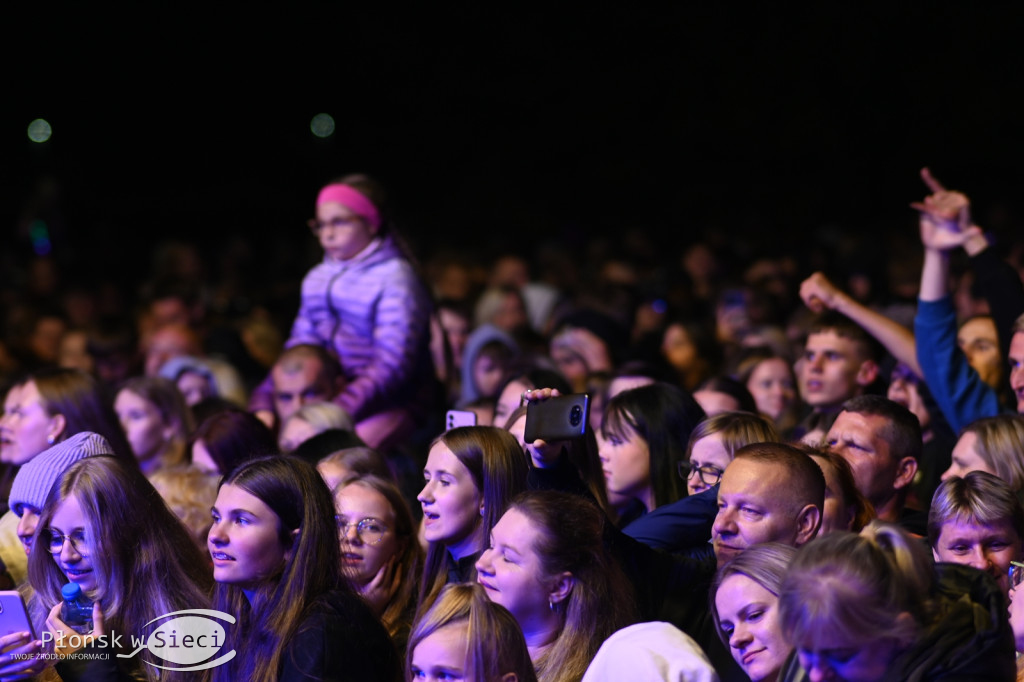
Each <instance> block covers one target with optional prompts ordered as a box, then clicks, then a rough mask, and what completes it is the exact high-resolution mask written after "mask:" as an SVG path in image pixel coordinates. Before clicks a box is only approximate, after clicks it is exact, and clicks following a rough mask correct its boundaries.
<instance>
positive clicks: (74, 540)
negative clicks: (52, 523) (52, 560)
mask: <svg viewBox="0 0 1024 682" xmlns="http://www.w3.org/2000/svg"><path fill="white" fill-rule="evenodd" d="M48 532H49V534H50V537H49V539H48V540H47V543H48V544H47V549H49V550H50V554H53V555H55V556H59V555H60V553H61V552H63V551H64V541H65V540H66V541H68V542H70V543H71V549H73V550H75V551H76V552H78V554H79V555H80V556H89V543H88V542H87V541H86V539H85V531H82V530H76V531H72V532H71V534H70V535H64V534H63V533H58V532H57V531H55V530H51V531H48Z"/></svg>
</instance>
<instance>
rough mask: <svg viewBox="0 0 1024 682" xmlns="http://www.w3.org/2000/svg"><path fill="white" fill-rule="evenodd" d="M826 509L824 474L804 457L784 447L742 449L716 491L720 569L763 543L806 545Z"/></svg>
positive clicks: (714, 534)
mask: <svg viewBox="0 0 1024 682" xmlns="http://www.w3.org/2000/svg"><path fill="white" fill-rule="evenodd" d="M824 506H825V476H824V474H822V472H821V468H820V467H819V466H818V465H817V464H816V463H815V462H814V460H813V459H811V458H810V457H809V456H807V455H806V454H805V453H803V452H801V451H800V450H798V449H796V448H795V447H793V446H792V445H787V444H785V443H752V444H750V445H746V446H744V447H742V448H740V449H739V450H737V451H736V454H735V457H734V458H733V460H732V462H730V463H729V465H728V466H727V467H726V468H725V472H724V473H723V474H722V481H721V483H719V488H718V515H717V516H716V517H715V523H714V526H713V527H712V529H711V533H712V542H713V545H714V549H715V558H716V559H717V562H718V565H719V566H721V565H722V564H724V563H725V562H726V561H728V560H729V559H732V558H734V557H735V556H737V555H738V554H739V553H740V552H742V551H743V550H744V549H746V548H747V547H749V546H751V545H754V544H758V543H761V542H782V543H785V544H787V545H792V546H794V547H799V546H801V545H803V544H805V543H806V542H808V541H810V540H812V539H813V538H814V537H815V536H816V535H817V534H818V528H819V527H820V526H821V519H822V509H823V508H824Z"/></svg>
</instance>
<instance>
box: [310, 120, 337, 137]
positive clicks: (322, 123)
mask: <svg viewBox="0 0 1024 682" xmlns="http://www.w3.org/2000/svg"><path fill="white" fill-rule="evenodd" d="M309 129H310V130H312V131H313V134H314V135H316V136H317V137H330V136H331V135H333V134H334V119H333V118H332V117H331V115H330V114H317V115H316V116H314V117H313V121H312V122H311V123H310V124H309Z"/></svg>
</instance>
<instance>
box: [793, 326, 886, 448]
mask: <svg viewBox="0 0 1024 682" xmlns="http://www.w3.org/2000/svg"><path fill="white" fill-rule="evenodd" d="M794 370H795V372H796V375H797V383H798V385H799V389H800V397H801V399H803V401H804V402H805V403H807V404H808V405H809V406H810V407H811V410H812V411H811V414H810V415H808V417H807V418H806V419H805V420H804V421H803V422H802V423H801V425H800V426H798V427H797V431H796V432H795V433H794V435H795V436H796V437H797V438H799V439H804V440H807V439H808V438H809V439H810V440H812V441H813V440H817V439H818V437H819V436H824V435H825V433H826V432H827V431H828V429H829V427H830V426H831V425H832V422H833V421H834V420H835V418H836V415H838V414H839V411H840V408H841V406H842V405H843V403H844V402H846V401H847V400H849V399H850V398H853V397H855V396H858V395H861V394H863V393H864V391H865V389H867V387H868V386H870V385H871V384H872V383H874V381H875V380H876V379H877V378H878V343H877V342H876V341H875V340H874V338H873V337H872V336H871V335H869V334H868V333H867V332H866V331H864V329H862V328H861V327H860V326H859V325H857V324H856V323H854V322H853V321H852V320H850V319H849V318H847V317H845V316H844V315H842V314H840V313H836V312H833V311H829V312H826V313H824V314H822V315H820V316H819V317H818V318H816V320H815V321H814V324H813V325H812V327H811V330H810V332H809V333H808V335H807V341H806V342H805V344H804V352H803V355H802V356H801V357H800V359H799V360H798V361H797V363H796V365H795V367H794Z"/></svg>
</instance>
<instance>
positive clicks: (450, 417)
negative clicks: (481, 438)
mask: <svg viewBox="0 0 1024 682" xmlns="http://www.w3.org/2000/svg"><path fill="white" fill-rule="evenodd" d="M444 425H445V431H448V430H449V429H454V428H455V427H456V426H476V412H473V411H471V410H448V414H447V415H446V416H445V421H444Z"/></svg>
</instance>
